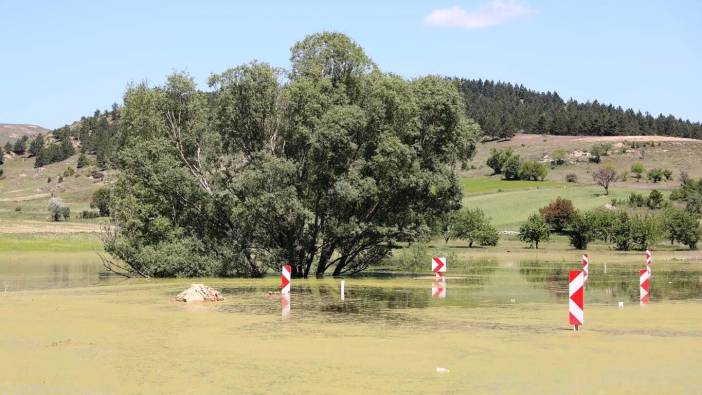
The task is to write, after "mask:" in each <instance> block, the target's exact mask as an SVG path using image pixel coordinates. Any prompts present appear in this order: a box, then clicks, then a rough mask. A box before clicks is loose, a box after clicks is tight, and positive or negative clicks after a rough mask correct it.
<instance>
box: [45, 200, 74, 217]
mask: <svg viewBox="0 0 702 395" xmlns="http://www.w3.org/2000/svg"><path fill="white" fill-rule="evenodd" d="M48 210H49V217H50V218H51V220H52V221H55V222H58V221H60V220H61V218H63V219H68V218H70V216H71V210H70V209H69V208H68V207H66V206H64V205H63V201H61V199H59V198H51V199H49V205H48Z"/></svg>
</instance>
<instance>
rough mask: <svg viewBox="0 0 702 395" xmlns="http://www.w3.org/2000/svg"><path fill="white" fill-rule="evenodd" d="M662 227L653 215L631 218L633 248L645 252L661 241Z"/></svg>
mask: <svg viewBox="0 0 702 395" xmlns="http://www.w3.org/2000/svg"><path fill="white" fill-rule="evenodd" d="M660 236H661V226H660V222H659V221H658V218H656V217H655V216H653V215H647V216H645V217H639V216H632V217H631V247H632V248H634V249H636V250H641V251H643V250H645V249H646V248H649V247H651V246H652V245H653V244H655V242H656V241H657V240H658V239H660Z"/></svg>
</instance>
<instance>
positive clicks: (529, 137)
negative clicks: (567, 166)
mask: <svg viewBox="0 0 702 395" xmlns="http://www.w3.org/2000/svg"><path fill="white" fill-rule="evenodd" d="M544 140H546V141H547V142H549V143H556V144H558V143H562V144H567V143H618V142H624V141H640V142H641V141H651V142H653V141H655V142H694V143H702V140H695V139H688V138H682V137H671V136H552V135H541V134H516V135H514V137H513V138H512V139H511V140H510V141H509V143H512V144H536V143H543V142H544Z"/></svg>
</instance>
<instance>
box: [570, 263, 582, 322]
mask: <svg viewBox="0 0 702 395" xmlns="http://www.w3.org/2000/svg"><path fill="white" fill-rule="evenodd" d="M584 299H585V278H584V275H583V271H582V270H571V271H570V274H569V276H568V316H569V322H570V324H571V325H573V329H574V330H576V331H577V330H578V329H579V327H580V326H581V325H583V323H584V322H585V312H584Z"/></svg>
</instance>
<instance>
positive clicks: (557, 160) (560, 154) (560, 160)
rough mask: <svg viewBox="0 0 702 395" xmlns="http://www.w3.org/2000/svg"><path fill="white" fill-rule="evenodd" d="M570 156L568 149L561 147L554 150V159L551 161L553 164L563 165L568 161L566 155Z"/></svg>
mask: <svg viewBox="0 0 702 395" xmlns="http://www.w3.org/2000/svg"><path fill="white" fill-rule="evenodd" d="M567 156H568V153H567V152H566V150H564V149H563V148H559V149H557V150H555V151H553V160H552V161H551V164H552V165H554V166H561V165H564V164H565V163H566V157H567Z"/></svg>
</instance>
